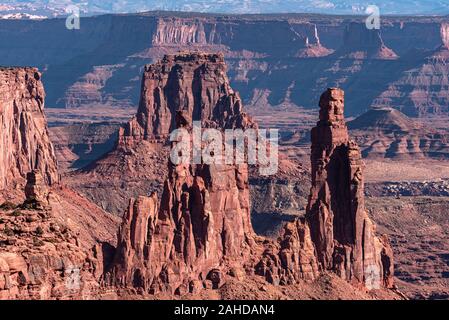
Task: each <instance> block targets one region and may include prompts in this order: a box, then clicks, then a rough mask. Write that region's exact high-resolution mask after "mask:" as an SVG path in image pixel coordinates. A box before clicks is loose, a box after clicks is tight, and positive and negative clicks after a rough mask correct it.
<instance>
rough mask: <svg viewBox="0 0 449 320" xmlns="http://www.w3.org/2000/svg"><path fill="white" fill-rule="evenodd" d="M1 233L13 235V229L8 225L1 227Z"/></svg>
mask: <svg viewBox="0 0 449 320" xmlns="http://www.w3.org/2000/svg"><path fill="white" fill-rule="evenodd" d="M3 233H4V234H5V235H6V236H8V237H12V236H14V230H12V229H11V228H9V227H8V226H5V228H4V229H3Z"/></svg>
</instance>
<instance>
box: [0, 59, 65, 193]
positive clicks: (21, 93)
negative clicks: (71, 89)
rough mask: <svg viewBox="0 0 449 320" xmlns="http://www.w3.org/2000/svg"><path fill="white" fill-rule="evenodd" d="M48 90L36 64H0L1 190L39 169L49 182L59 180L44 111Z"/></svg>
mask: <svg viewBox="0 0 449 320" xmlns="http://www.w3.org/2000/svg"><path fill="white" fill-rule="evenodd" d="M44 99H45V92H44V87H43V85H42V81H41V74H40V73H39V72H38V70H37V69H36V68H4V67H0V128H1V138H0V190H1V189H5V188H8V187H11V186H13V185H14V184H16V183H18V182H21V183H23V184H24V183H25V179H26V175H27V173H29V172H31V171H33V170H39V171H40V172H41V174H42V176H43V179H44V181H45V182H46V183H47V184H50V185H51V184H54V183H57V182H58V180H59V176H58V172H57V165H56V157H55V154H54V150H53V146H52V144H51V142H50V139H49V136H48V129H47V121H46V118H45V115H44Z"/></svg>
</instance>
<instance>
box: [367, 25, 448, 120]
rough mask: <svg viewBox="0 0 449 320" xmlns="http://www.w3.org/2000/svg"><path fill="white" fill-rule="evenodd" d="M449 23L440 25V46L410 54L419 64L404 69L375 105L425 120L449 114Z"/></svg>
mask: <svg viewBox="0 0 449 320" xmlns="http://www.w3.org/2000/svg"><path fill="white" fill-rule="evenodd" d="M448 29H449V27H448V24H447V23H442V24H440V26H439V31H440V37H439V41H440V45H439V46H438V47H436V48H431V50H426V51H416V52H413V53H411V54H410V55H409V58H410V59H416V62H415V64H414V65H413V66H412V67H410V68H409V69H406V70H404V71H403V72H402V73H401V74H400V76H399V77H397V79H396V80H395V81H393V82H391V83H389V85H388V86H387V87H386V88H385V90H384V91H383V92H382V93H380V94H379V95H378V96H377V97H376V98H375V99H374V100H373V102H372V105H373V106H378V107H385V106H388V107H393V108H395V109H399V110H400V111H402V112H403V113H405V114H406V115H408V116H413V117H425V116H428V115H432V114H434V115H444V114H447V112H448V110H449V109H448V108H447V106H448V105H449V90H448V87H449V81H448V78H447V74H448V72H449V70H448V69H449V67H448V65H449V64H448V61H449V46H448V41H447V39H448V38H447V35H448Z"/></svg>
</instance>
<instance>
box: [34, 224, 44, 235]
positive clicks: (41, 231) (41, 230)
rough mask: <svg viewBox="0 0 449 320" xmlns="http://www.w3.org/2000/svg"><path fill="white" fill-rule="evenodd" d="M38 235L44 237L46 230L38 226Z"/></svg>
mask: <svg viewBox="0 0 449 320" xmlns="http://www.w3.org/2000/svg"><path fill="white" fill-rule="evenodd" d="M36 234H37V235H38V236H41V235H43V234H44V229H42V227H41V226H38V227H37V228H36Z"/></svg>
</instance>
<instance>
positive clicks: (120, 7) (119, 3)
mask: <svg viewBox="0 0 449 320" xmlns="http://www.w3.org/2000/svg"><path fill="white" fill-rule="evenodd" d="M71 4H73V5H77V6H79V7H80V11H81V14H82V15H96V14H101V13H134V12H143V11H154V10H164V11H187V12H208V13H211V12H216V13H239V14H242V13H290V12H301V13H323V14H363V13H364V12H365V9H366V7H367V6H368V5H372V4H375V5H377V6H378V7H379V8H380V12H381V14H409V15H416V14H418V15H446V14H449V1H447V0H376V1H373V0H369V1H366V0H217V1H210V0H133V1H126V0H101V1H100V0H77V1H70V0H58V1H55V0H29V1H21V0H2V2H1V3H0V17H3V18H9V19H11V18H13V19H20V18H25V19H27V18H30V17H31V18H33V17H36V16H37V17H42V16H44V17H55V16H61V15H65V14H66V8H67V7H68V6H69V5H71Z"/></svg>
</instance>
